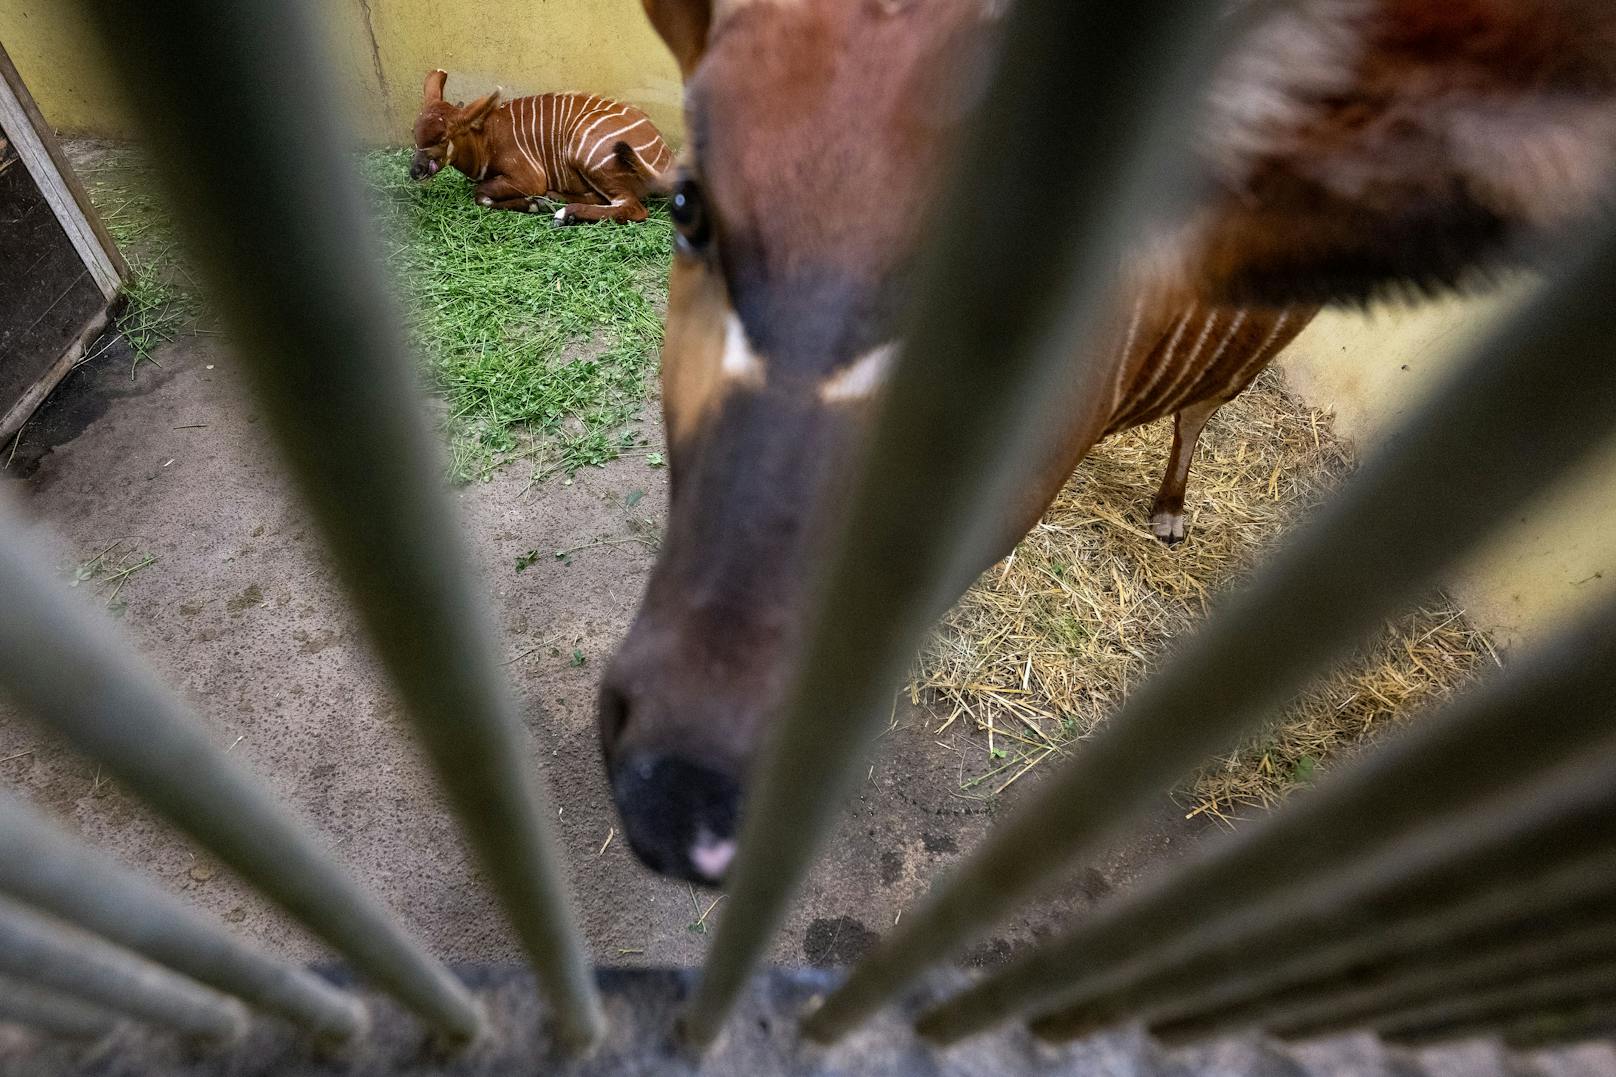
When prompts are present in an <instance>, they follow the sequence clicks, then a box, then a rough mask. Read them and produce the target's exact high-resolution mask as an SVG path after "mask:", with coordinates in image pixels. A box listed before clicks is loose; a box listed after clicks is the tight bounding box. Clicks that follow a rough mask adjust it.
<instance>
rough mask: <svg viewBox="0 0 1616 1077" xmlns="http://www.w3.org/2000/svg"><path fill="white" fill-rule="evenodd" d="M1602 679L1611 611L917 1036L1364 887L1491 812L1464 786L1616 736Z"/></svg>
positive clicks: (1129, 900) (1521, 777)
mask: <svg viewBox="0 0 1616 1077" xmlns="http://www.w3.org/2000/svg"><path fill="white" fill-rule="evenodd" d="M1612 670H1616V602H1613V603H1608V604H1606V605H1605V606H1603V607H1601V608H1600V609H1599V610H1597V611H1596V612H1594V613H1593V614H1592V615H1590V616H1589V617H1587V618H1586V619H1585V620H1584V621H1583V622H1581V623H1580V624H1579V625H1577V626H1576V627H1574V628H1573V629H1571V630H1569V631H1566V632H1564V633H1562V634H1561V635H1559V636H1558V637H1556V638H1555V639H1554V640H1553V641H1552V642H1551V643H1549V644H1548V645H1546V646H1544V647H1542V648H1540V650H1539V652H1538V653H1537V654H1535V655H1532V656H1530V657H1528V658H1527V659H1525V660H1524V661H1522V662H1521V663H1520V664H1519V665H1517V666H1515V667H1512V668H1511V669H1510V670H1509V671H1507V673H1505V674H1504V675H1502V676H1501V677H1496V678H1494V681H1493V682H1487V683H1484V684H1481V685H1478V686H1476V687H1475V688H1473V689H1472V690H1471V691H1469V692H1467V693H1466V694H1465V695H1463V696H1461V697H1460V698H1459V699H1458V700H1456V701H1455V702H1454V703H1452V704H1450V705H1449V706H1447V707H1446V708H1444V709H1442V710H1440V711H1438V712H1437V713H1434V714H1430V715H1426V716H1422V717H1421V718H1420V719H1418V720H1416V721H1415V722H1413V723H1412V724H1411V725H1410V727H1409V728H1408V729H1407V730H1406V731H1404V732H1403V733H1402V735H1400V736H1398V737H1395V738H1393V739H1392V740H1390V741H1389V742H1387V743H1384V744H1382V745H1381V746H1380V748H1379V750H1378V751H1376V752H1375V753H1373V754H1371V755H1369V756H1367V757H1365V758H1364V759H1363V760H1361V761H1360V762H1359V763H1358V764H1357V765H1356V766H1351V767H1349V768H1347V769H1345V770H1344V771H1343V772H1341V773H1339V774H1335V775H1332V776H1331V779H1330V780H1329V781H1328V782H1326V783H1325V784H1324V786H1323V787H1322V788H1320V789H1318V790H1316V791H1314V792H1313V793H1312V795H1309V796H1300V797H1296V798H1294V799H1293V800H1292V801H1291V802H1290V803H1288V804H1287V805H1286V806H1285V808H1284V810H1282V811H1279V812H1277V813H1275V814H1274V815H1272V816H1270V817H1268V818H1267V819H1265V820H1264V821H1263V822H1262V823H1261V824H1259V825H1256V826H1253V827H1251V828H1249V829H1247V830H1245V831H1243V832H1241V833H1240V834H1238V835H1235V836H1234V837H1232V838H1231V839H1230V840H1227V841H1225V842H1223V843H1221V844H1219V845H1217V846H1215V847H1213V848H1211V849H1209V850H1208V851H1207V853H1206V854H1205V855H1204V856H1202V857H1201V858H1199V859H1198V860H1195V861H1192V862H1190V863H1188V864H1185V865H1183V866H1182V867H1180V868H1179V869H1178V870H1176V871H1173V872H1169V873H1166V874H1165V875H1163V876H1162V877H1161V878H1159V879H1157V880H1155V881H1154V882H1153V883H1147V884H1146V885H1145V886H1144V887H1143V888H1141V889H1140V890H1138V891H1136V892H1134V893H1133V894H1130V895H1128V896H1127V897H1124V898H1122V899H1121V900H1119V901H1117V902H1115V903H1113V904H1112V905H1111V906H1109V907H1108V908H1106V909H1102V910H1100V911H1099V912H1098V913H1097V914H1096V915H1095V916H1094V917H1092V918H1091V919H1089V920H1088V921H1087V922H1085V923H1084V924H1082V925H1080V926H1079V927H1077V928H1075V929H1074V930H1073V931H1071V932H1070V933H1069V934H1068V935H1066V936H1065V937H1064V938H1062V939H1061V940H1059V941H1058V942H1055V943H1052V944H1049V945H1047V946H1045V947H1043V948H1041V949H1040V950H1038V951H1037V952H1035V953H1033V954H1031V955H1029V956H1028V957H1026V958H1024V959H1022V960H1021V961H1020V962H1018V963H1016V964H1014V965H1012V966H1010V967H1008V968H1005V969H1003V970H1001V971H1000V972H998V973H996V974H995V975H993V976H990V977H989V978H987V979H986V980H984V981H983V982H982V983H981V984H979V985H977V986H976V987H974V988H972V989H971V990H970V991H968V992H966V993H965V994H964V995H963V996H961V997H960V998H958V999H953V1000H950V1001H949V1002H947V1003H944V1004H943V1005H942V1006H940V1007H938V1008H936V1009H935V1010H934V1011H933V1012H932V1013H930V1014H928V1015H927V1016H926V1017H925V1018H924V1019H923V1030H924V1031H925V1032H926V1034H927V1035H933V1036H935V1037H936V1038H938V1039H940V1040H943V1041H949V1042H951V1041H953V1040H956V1039H959V1038H961V1037H963V1036H967V1035H970V1034H972V1033H974V1032H977V1031H980V1030H982V1029H984V1028H987V1027H989V1026H991V1025H992V1024H993V1023H994V1022H996V1021H1000V1020H1004V1019H1006V1018H1009V1017H1012V1016H1015V1015H1017V1014H1021V1013H1024V1012H1026V1010H1027V1009H1028V1008H1029V1007H1030V1006H1032V1005H1035V1004H1037V1003H1039V1002H1040V1001H1043V1002H1045V1003H1046V1004H1047V1000H1048V998H1049V997H1050V995H1051V994H1053V993H1055V992H1059V991H1063V990H1073V989H1075V986H1076V985H1078V984H1080V983H1083V982H1086V981H1087V982H1092V981H1093V980H1094V979H1095V978H1096V977H1097V976H1100V975H1102V974H1104V973H1106V972H1108V971H1110V970H1112V969H1115V968H1117V967H1119V966H1120V965H1122V964H1125V963H1126V964H1130V965H1132V966H1135V967H1137V966H1138V965H1139V964H1140V963H1141V962H1142V961H1144V960H1146V959H1147V958H1148V957H1149V955H1151V954H1152V953H1154V952H1165V951H1167V950H1169V949H1173V948H1175V947H1176V946H1178V945H1180V944H1181V943H1182V942H1183V940H1184V939H1185V936H1186V935H1193V934H1195V933H1197V932H1199V933H1202V934H1205V933H1207V932H1209V931H1211V930H1213V929H1214V927H1215V926H1216V925H1217V924H1218V923H1219V922H1220V921H1223V920H1228V919H1230V918H1232V917H1238V916H1240V915H1242V914H1243V911H1244V910H1247V909H1250V908H1252V907H1254V906H1258V905H1262V904H1265V903H1267V904H1272V903H1273V902H1274V901H1275V900H1276V899H1283V897H1284V896H1285V895H1286V894H1287V893H1296V892H1298V891H1301V890H1304V889H1307V888H1309V887H1313V886H1316V885H1318V883H1319V882H1320V881H1321V880H1324V879H1327V878H1331V877H1337V876H1339V877H1348V878H1350V877H1353V876H1354V875H1362V869H1361V867H1360V866H1359V865H1361V864H1362V862H1363V861H1364V860H1365V858H1366V857H1372V856H1374V855H1376V853H1377V850H1378V849H1380V848H1383V847H1384V846H1386V845H1387V844H1388V843H1389V842H1391V841H1392V840H1394V839H1396V838H1398V837H1400V836H1405V835H1408V834H1410V833H1412V832H1414V831H1417V830H1419V829H1420V828H1423V827H1427V826H1429V825H1431V824H1432V822H1433V821H1436V820H1438V819H1441V818H1444V817H1446V818H1450V819H1452V818H1458V819H1461V820H1463V819H1464V818H1467V817H1468V816H1469V815H1471V814H1473V813H1474V812H1476V811H1477V810H1478V806H1479V805H1481V804H1484V803H1485V802H1487V801H1489V800H1491V799H1493V798H1494V797H1495V796H1496V795H1497V794H1498V792H1499V790H1498V789H1497V788H1496V787H1492V786H1488V785H1486V784H1485V783H1478V782H1477V781H1476V780H1475V775H1477V774H1496V775H1504V776H1505V778H1506V781H1507V782H1508V783H1512V784H1514V785H1517V786H1519V785H1522V784H1526V783H1530V782H1532V781H1535V780H1536V779H1537V778H1538V777H1539V776H1541V775H1542V774H1543V773H1544V772H1545V771H1547V770H1548V769H1550V768H1553V767H1555V766H1558V765H1560V764H1562V763H1564V762H1565V761H1566V760H1568V759H1573V758H1576V757H1577V756H1578V755H1579V754H1580V753H1583V752H1585V751H1587V748H1588V745H1589V743H1590V742H1591V741H1593V740H1595V739H1597V738H1598V737H1599V736H1600V735H1601V734H1604V735H1606V736H1608V735H1609V732H1610V730H1611V729H1612V727H1613V725H1616V675H1613V674H1612V672H1611V671H1612ZM1494 682H1496V683H1494ZM1343 820H1351V824H1350V825H1343ZM1209 910H1212V912H1211V913H1210V914H1209Z"/></svg>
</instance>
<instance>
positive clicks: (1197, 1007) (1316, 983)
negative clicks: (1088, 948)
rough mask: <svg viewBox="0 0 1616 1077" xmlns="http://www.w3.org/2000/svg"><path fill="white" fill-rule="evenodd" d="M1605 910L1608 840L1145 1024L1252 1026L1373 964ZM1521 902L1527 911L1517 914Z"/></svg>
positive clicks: (1206, 991)
mask: <svg viewBox="0 0 1616 1077" xmlns="http://www.w3.org/2000/svg"><path fill="white" fill-rule="evenodd" d="M1533 867H1535V866H1533ZM1531 870H1532V867H1529V868H1528V871H1531ZM1611 908H1616V845H1608V846H1603V847H1601V846H1595V847H1593V849H1592V850H1591V851H1590V852H1589V853H1588V854H1587V855H1585V856H1583V857H1582V858H1580V859H1573V860H1571V861H1570V862H1568V863H1566V864H1565V865H1563V866H1561V867H1559V868H1556V869H1553V870H1552V871H1551V872H1550V873H1549V874H1548V875H1547V876H1545V877H1544V878H1543V879H1542V880H1539V879H1536V878H1529V879H1526V880H1524V881H1517V883H1516V884H1515V885H1514V886H1509V885H1505V886H1501V887H1498V888H1495V889H1493V890H1491V891H1489V892H1487V893H1484V894H1481V895H1478V896H1476V897H1473V898H1471V899H1470V900H1468V901H1460V902H1459V903H1457V904H1456V905H1438V906H1436V907H1435V908H1434V909H1433V910H1430V911H1427V912H1426V913H1424V914H1423V915H1416V916H1411V917H1407V918H1404V919H1399V920H1393V921H1390V922H1386V921H1380V920H1377V921H1376V922H1375V923H1374V924H1373V926H1372V928H1371V929H1368V930H1365V931H1363V932H1361V933H1359V934H1354V935H1349V936H1347V937H1345V938H1332V939H1329V940H1321V941H1320V942H1319V944H1318V945H1317V946H1316V947H1315V948H1313V949H1310V950H1307V951H1303V952H1300V953H1297V954H1294V955H1291V956H1289V957H1286V956H1276V958H1275V959H1274V960H1273V961H1266V960H1265V961H1264V962H1262V963H1261V964H1260V965H1259V966H1255V967H1253V968H1251V969H1249V970H1245V971H1244V972H1237V973H1235V974H1233V975H1229V976H1225V977H1223V978H1222V979H1220V980H1218V981H1217V982H1216V983H1212V984H1207V985H1205V986H1204V987H1203V988H1202V989H1201V990H1199V991H1195V992H1191V993H1187V994H1186V995H1185V996H1184V997H1183V998H1181V999H1178V1000H1176V1001H1174V1002H1172V1003H1170V1004H1168V1005H1165V1006H1161V1007H1158V1008H1157V1009H1156V1010H1155V1011H1153V1012H1152V1014H1151V1015H1150V1031H1151V1034H1152V1035H1153V1036H1155V1037H1157V1038H1158V1039H1161V1040H1163V1041H1167V1042H1181V1041H1185V1040H1194V1039H1205V1038H1207V1037H1209V1036H1212V1035H1215V1034H1217V1033H1218V1032H1219V1031H1220V1030H1223V1029H1228V1028H1244V1027H1246V1026H1249V1025H1251V1024H1254V1023H1255V1022H1256V1021H1257V1020H1258V1019H1259V1018H1260V1017H1262V1016H1263V1015H1265V1014H1270V1013H1274V1012H1276V1011H1277V1010H1278V1008H1279V1007H1282V1006H1285V1005H1288V1004H1289V1003H1291V1002H1292V1001H1293V1000H1300V1001H1301V1002H1303V1003H1305V1002H1306V1000H1307V999H1310V998H1313V997H1316V996H1317V995H1319V994H1322V993H1326V992H1329V991H1330V990H1332V989H1334V988H1335V987H1336V986H1338V985H1339V984H1341V983H1342V982H1343V981H1344V980H1346V979H1347V978H1349V977H1352V976H1354V975H1360V976H1361V975H1363V974H1364V971H1365V970H1366V969H1373V968H1375V967H1376V966H1377V964H1378V963H1381V962H1385V963H1387V964H1390V963H1394V962H1395V963H1401V962H1408V961H1412V960H1415V959H1417V958H1418V957H1419V956H1420V955H1429V954H1433V953H1442V952H1447V953H1453V952H1461V953H1462V952H1466V951H1476V952H1479V951H1485V950H1486V949H1488V948H1489V947H1492V946H1496V945H1497V942H1498V939H1499V938H1511V937H1513V936H1514V935H1516V934H1519V933H1522V932H1530V931H1531V930H1533V929H1534V928H1536V927H1539V926H1540V925H1541V924H1543V923H1559V922H1576V921H1579V920H1585V919H1587V918H1589V917H1590V916H1591V915H1593V914H1596V913H1602V912H1603V911H1604V910H1607V909H1611ZM1522 909H1526V910H1530V911H1529V913H1528V914H1527V915H1526V916H1525V917H1523V916H1522V915H1521V914H1520V912H1519V910H1522Z"/></svg>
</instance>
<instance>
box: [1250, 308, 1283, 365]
mask: <svg viewBox="0 0 1616 1077" xmlns="http://www.w3.org/2000/svg"><path fill="white" fill-rule="evenodd" d="M1290 317H1291V309H1290V308H1289V307H1286V308H1285V309H1284V310H1282V311H1280V312H1279V317H1277V318H1275V319H1274V326H1273V328H1272V329H1270V330H1268V335H1267V336H1265V337H1263V342H1262V343H1261V344H1259V345H1257V350H1256V351H1254V352H1252V353H1251V358H1252V360H1253V361H1254V362H1255V361H1258V360H1261V359H1262V356H1263V353H1264V352H1266V351H1267V350H1268V345H1270V344H1272V343H1273V342H1274V338H1275V337H1277V336H1279V331H1280V330H1281V329H1283V328H1285V323H1286V322H1288V321H1290Z"/></svg>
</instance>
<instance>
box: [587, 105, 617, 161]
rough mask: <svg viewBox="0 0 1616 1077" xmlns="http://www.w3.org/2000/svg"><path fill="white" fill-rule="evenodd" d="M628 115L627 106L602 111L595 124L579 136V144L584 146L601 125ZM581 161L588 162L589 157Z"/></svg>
mask: <svg viewBox="0 0 1616 1077" xmlns="http://www.w3.org/2000/svg"><path fill="white" fill-rule="evenodd" d="M626 115H628V106H627V105H618V106H617V107H616V108H612V109H604V110H602V111H601V114H600V115H599V116H597V117H595V122H594V123H592V124H590V125H589V126H588V127H586V128H584V130H583V133H582V134H581V135H579V136H578V144H579V145H580V146H581V145H583V143H584V140H585V139H586V138H588V137H589V136H590V135H591V134H593V133H594V130H595V128H597V127H599V126H600V125H601V124H603V123H605V122H606V121H607V120H610V119H613V118H614V117H622V116H626ZM580 159H581V160H588V158H587V157H580Z"/></svg>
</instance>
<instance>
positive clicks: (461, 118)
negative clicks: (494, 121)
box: [410, 71, 499, 180]
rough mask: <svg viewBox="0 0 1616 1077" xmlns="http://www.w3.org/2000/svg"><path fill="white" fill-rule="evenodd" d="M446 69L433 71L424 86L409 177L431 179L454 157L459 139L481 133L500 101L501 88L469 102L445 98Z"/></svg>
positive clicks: (473, 136)
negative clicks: (467, 103) (462, 102)
mask: <svg viewBox="0 0 1616 1077" xmlns="http://www.w3.org/2000/svg"><path fill="white" fill-rule="evenodd" d="M448 80H449V73H448V72H447V71H432V72H429V73H428V74H427V76H426V84H425V85H424V86H423V87H422V89H421V111H420V113H419V114H418V115H417V116H416V117H415V155H414V156H413V157H411V158H410V179H412V180H428V179H431V178H432V177H433V176H435V175H437V174H438V170H439V169H441V168H442V167H443V166H444V165H446V164H449V163H451V162H452V161H453V160H454V143H455V140H456V139H461V140H465V139H468V138H477V137H481V134H482V129H483V122H484V121H485V120H486V119H487V118H488V114H489V113H490V112H492V111H493V110H494V108H495V106H497V105H498V104H499V91H498V90H495V91H494V92H493V93H490V94H486V95H484V96H482V97H479V98H477V100H475V101H473V102H472V103H471V104H469V105H463V104H461V103H459V102H458V101H456V102H450V101H445V100H444V99H443V84H444V83H445V82H447V81H448Z"/></svg>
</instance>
